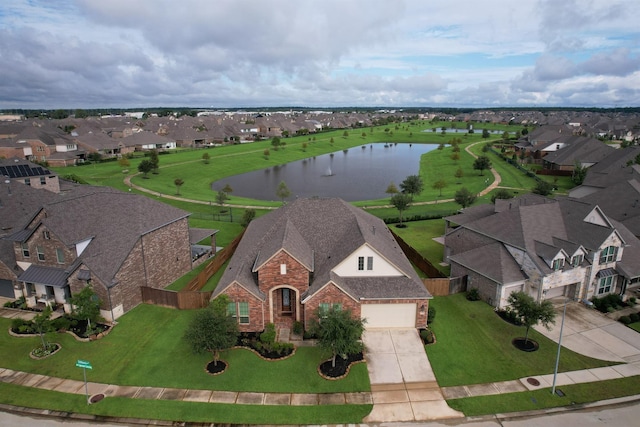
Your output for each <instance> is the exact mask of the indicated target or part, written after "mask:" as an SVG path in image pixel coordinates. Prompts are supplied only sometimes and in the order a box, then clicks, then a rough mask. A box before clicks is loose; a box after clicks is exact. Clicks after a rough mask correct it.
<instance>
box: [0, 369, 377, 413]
mask: <svg viewBox="0 0 640 427" xmlns="http://www.w3.org/2000/svg"><path fill="white" fill-rule="evenodd" d="M0 381H1V382H4V383H8V384H15V385H21V386H25V387H34V388H39V389H42V390H52V391H58V392H61V393H70V394H82V395H84V394H85V388H84V381H78V380H68V379H63V378H56V377H48V376H44V375H39V374H30V373H27V372H21V371H14V370H12V369H4V368H0ZM87 388H88V391H89V396H95V395H99V394H102V395H103V396H104V397H114V396H118V397H126V398H129V399H151V400H178V401H184V402H201V403H236V404H244V405H290V406H312V405H313V406H315V405H345V404H352V405H366V404H372V403H373V400H372V398H371V393H367V392H362V393H327V394H322V393H307V394H302V393H251V392H235V391H215V390H190V389H178V388H163V387H138V386H120V385H113V384H103V383H94V382H87Z"/></svg>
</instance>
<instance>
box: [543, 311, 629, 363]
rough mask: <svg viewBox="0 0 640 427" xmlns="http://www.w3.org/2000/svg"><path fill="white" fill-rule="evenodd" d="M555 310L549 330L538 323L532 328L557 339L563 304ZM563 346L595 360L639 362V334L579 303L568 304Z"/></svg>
mask: <svg viewBox="0 0 640 427" xmlns="http://www.w3.org/2000/svg"><path fill="white" fill-rule="evenodd" d="M556 310H557V316H556V324H555V325H554V326H553V327H552V329H551V330H547V329H546V328H545V327H543V326H541V325H537V326H536V327H535V329H536V330H537V331H538V332H540V333H541V334H543V335H545V336H546V337H548V338H550V339H552V340H554V341H555V342H558V339H559V337H560V327H561V325H562V310H563V305H560V306H558V307H556ZM562 346H563V347H566V348H568V349H569V350H572V351H575V352H576V353H580V354H583V355H585V356H589V357H593V358H595V359H600V360H609V361H614V362H626V363H633V362H640V334H639V333H637V332H636V331H634V330H633V329H631V328H628V327H626V326H624V325H623V324H621V323H620V322H617V321H615V320H612V319H609V318H608V317H606V316H605V315H604V314H602V313H600V312H599V311H597V310H595V309H593V308H588V307H585V306H584V305H583V304H581V303H578V302H572V303H569V304H568V305H567V312H566V316H565V320H564V329H563V331H562Z"/></svg>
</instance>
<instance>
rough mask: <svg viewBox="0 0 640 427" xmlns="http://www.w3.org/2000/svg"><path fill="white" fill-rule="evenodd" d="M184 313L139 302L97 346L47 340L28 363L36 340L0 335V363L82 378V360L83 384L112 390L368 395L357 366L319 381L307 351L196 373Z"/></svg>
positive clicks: (313, 354)
mask: <svg viewBox="0 0 640 427" xmlns="http://www.w3.org/2000/svg"><path fill="white" fill-rule="evenodd" d="M192 315H193V312H192V311H181V310H172V309H168V308H163V307H157V306H151V305H145V304H143V305H140V306H138V307H136V308H135V309H133V310H131V311H130V312H129V313H127V314H126V315H124V316H122V317H121V318H120V319H119V323H118V325H117V326H116V327H115V328H114V330H113V331H112V332H111V333H110V334H108V335H107V336H106V337H105V338H103V339H102V340H99V341H93V342H89V343H83V342H78V341H76V340H75V339H73V338H72V337H71V336H70V335H68V334H49V335H50V340H51V341H54V342H58V343H60V344H61V345H62V350H60V351H59V352H58V353H56V355H55V356H53V357H49V358H47V359H44V360H33V359H31V358H29V352H30V351H31V350H32V349H33V348H35V347H36V346H37V345H38V343H39V338H36V337H33V338H16V337H12V336H10V335H9V334H8V333H6V332H5V333H2V334H0V360H2V361H3V362H2V366H3V367H5V368H10V369H15V370H21V371H26V372H37V373H39V374H43V375H51V376H55V377H61V378H72V379H76V380H82V370H81V369H78V368H76V367H75V361H76V360H77V359H84V360H88V361H90V362H91V364H92V365H93V370H92V371H91V372H90V374H89V375H90V378H89V380H90V381H95V382H101V383H113V384H119V385H137V386H151V387H171V388H189V389H204V390H233V391H257V392H295V393H332V392H351V391H368V390H369V389H370V386H369V377H368V374H367V369H366V365H365V364H358V365H355V366H353V368H352V369H351V371H350V373H349V375H348V376H347V377H346V378H344V379H342V380H339V381H328V380H325V379H323V378H322V377H320V375H319V374H318V373H317V366H318V365H319V364H320V362H321V361H322V360H324V359H326V358H327V355H323V354H322V353H321V351H320V350H319V349H318V348H313V347H312V348H310V347H304V348H299V349H298V350H297V351H296V354H295V355H294V356H293V357H290V358H288V359H285V360H282V361H277V362H273V361H265V360H263V359H261V358H259V357H258V356H256V355H255V354H254V353H252V352H250V351H248V350H245V349H233V350H229V351H227V352H224V353H223V354H222V356H221V357H222V358H223V359H224V360H226V361H227V362H228V363H229V368H228V370H227V371H226V372H225V373H224V374H222V375H218V376H215V377H214V376H210V375H208V374H207V373H206V372H205V369H204V368H205V366H206V364H207V363H208V362H209V361H210V360H211V355H210V354H193V353H192V352H191V349H190V348H189V346H188V344H187V343H186V342H185V341H184V340H183V339H182V336H183V334H184V331H185V329H186V327H187V324H188V322H189V320H190V319H191V316H192ZM10 323H11V322H10V320H8V319H4V318H3V319H0V329H2V330H4V331H6V330H7V329H8V328H9V326H10ZM292 378H295V381H292V380H291V379H292Z"/></svg>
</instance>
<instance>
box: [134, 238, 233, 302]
mask: <svg viewBox="0 0 640 427" xmlns="http://www.w3.org/2000/svg"><path fill="white" fill-rule="evenodd" d="M243 234H244V232H243V233H242V234H240V235H239V236H238V237H236V238H235V239H234V240H233V241H232V242H231V243H229V245H227V246H225V247H224V249H222V250H221V251H220V252H218V253H217V254H216V255H215V256H214V257H213V258H211V259H210V260H209V261H208V264H207V265H206V266H205V267H204V268H203V269H202V271H200V273H198V275H197V276H196V277H194V278H193V279H191V281H189V283H187V285H186V286H185V287H184V288H183V289H182V290H181V291H171V290H168V289H155V288H150V287H147V286H141V287H140V289H141V291H142V301H143V302H145V303H147V304H155V305H161V306H164V307H172V308H177V309H180V310H190V309H197V308H203V307H206V306H207V305H209V300H210V299H211V294H213V291H201V289H202V288H203V287H204V285H205V284H206V283H207V281H209V279H211V277H212V276H213V275H214V274H216V273H217V272H218V270H220V268H222V266H223V265H224V263H225V262H227V260H228V259H229V258H231V256H232V255H233V253H234V252H235V251H236V248H237V247H238V243H240V240H241V239H242V235H243Z"/></svg>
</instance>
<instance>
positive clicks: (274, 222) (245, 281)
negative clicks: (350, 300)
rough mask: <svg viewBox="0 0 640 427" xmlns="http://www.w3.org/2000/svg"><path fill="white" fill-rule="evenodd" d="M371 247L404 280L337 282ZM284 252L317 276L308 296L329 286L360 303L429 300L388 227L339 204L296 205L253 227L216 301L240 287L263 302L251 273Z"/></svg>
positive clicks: (327, 201) (305, 202) (308, 202)
mask: <svg viewBox="0 0 640 427" xmlns="http://www.w3.org/2000/svg"><path fill="white" fill-rule="evenodd" d="M364 244H368V245H369V246H370V247H372V248H373V249H374V250H375V251H377V252H378V253H380V255H381V256H383V257H384V258H385V259H386V260H387V261H389V262H390V263H391V264H393V265H394V266H396V268H398V269H399V270H400V271H401V272H402V273H403V274H404V276H402V277H401V278H391V279H389V278H384V279H380V278H368V279H354V278H348V279H347V278H344V277H338V276H337V275H336V274H335V273H332V270H333V269H334V268H335V267H336V266H337V265H338V264H339V263H340V262H342V261H343V260H344V259H345V258H346V257H347V256H349V255H350V254H352V253H353V252H354V251H355V250H356V249H358V248H359V247H361V246H362V245H364ZM280 249H285V250H286V251H287V252H289V253H290V254H291V256H293V257H294V258H296V259H298V260H299V261H300V262H301V263H303V264H304V265H305V266H307V268H308V269H309V270H313V281H312V282H311V284H310V287H309V290H308V291H307V293H306V295H305V296H309V295H313V293H315V292H316V291H318V290H319V289H320V288H321V287H322V286H324V285H325V284H327V283H328V282H329V281H334V282H335V283H336V284H338V285H339V286H341V287H343V289H345V291H347V292H348V293H349V294H350V295H351V296H352V297H354V298H356V299H358V298H391V297H397V298H403V297H406V298H408V297H415V298H428V297H430V295H429V293H428V292H427V290H426V289H425V287H424V285H423V284H422V282H421V281H420V279H419V278H418V276H417V275H416V273H415V271H414V269H413V267H412V266H411V264H410V263H409V261H408V260H407V259H406V257H405V256H404V254H403V253H402V250H401V249H400V247H399V246H398V244H397V242H396V241H395V239H394V238H393V236H392V235H391V232H390V231H389V229H388V228H387V227H386V225H385V224H384V222H383V221H382V220H380V219H379V218H376V217H374V216H372V215H370V214H368V213H366V212H364V211H363V210H361V209H359V208H356V207H354V206H352V205H350V204H348V203H346V202H344V201H343V200H340V199H317V198H314V199H297V200H296V201H294V202H292V203H290V204H288V205H286V206H283V207H282V208H280V209H277V210H275V211H273V212H270V213H269V214H267V215H264V216H262V217H260V218H257V219H255V220H253V221H252V222H251V224H249V227H248V228H247V231H246V232H245V235H244V237H243V239H242V241H241V242H240V244H239V245H238V248H237V250H236V253H235V254H234V256H233V258H232V259H231V261H230V263H229V266H228V267H227V269H226V270H225V272H224V274H223V276H222V278H221V279H220V283H219V285H218V287H217V288H216V290H215V292H214V294H213V297H214V298H215V297H216V296H217V295H218V294H220V293H221V292H222V291H224V289H226V287H228V286H229V285H231V284H232V283H234V282H236V283H239V284H240V285H242V286H243V287H245V288H246V289H247V290H249V291H250V292H252V293H253V294H254V295H256V296H258V297H260V298H264V297H265V296H264V295H263V294H262V293H261V292H260V290H259V289H258V285H257V283H256V279H255V277H254V275H253V272H252V268H253V267H254V266H255V267H258V266H259V265H261V264H262V263H264V261H265V260H267V259H269V258H270V257H271V256H273V255H274V254H275V253H277V251H279V250H280Z"/></svg>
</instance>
